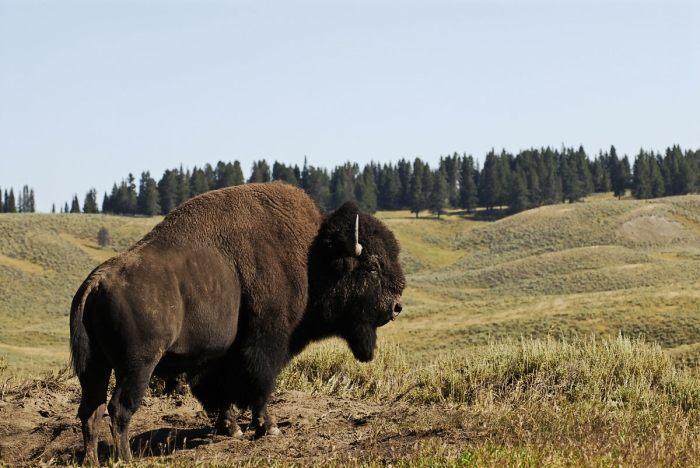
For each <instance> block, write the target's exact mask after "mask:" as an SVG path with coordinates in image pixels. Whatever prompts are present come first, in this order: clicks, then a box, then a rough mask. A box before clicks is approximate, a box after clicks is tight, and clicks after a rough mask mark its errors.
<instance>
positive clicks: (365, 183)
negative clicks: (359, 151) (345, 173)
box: [355, 164, 377, 213]
mask: <svg viewBox="0 0 700 468" xmlns="http://www.w3.org/2000/svg"><path fill="white" fill-rule="evenodd" d="M355 199H356V200H357V204H358V205H359V206H360V208H362V209H363V210H364V211H367V212H368V213H376V211H377V184H376V183H375V180H374V170H373V169H372V166H371V165H369V164H367V165H366V166H365V168H364V170H363V171H362V174H360V175H359V176H358V177H357V180H356V181H355Z"/></svg>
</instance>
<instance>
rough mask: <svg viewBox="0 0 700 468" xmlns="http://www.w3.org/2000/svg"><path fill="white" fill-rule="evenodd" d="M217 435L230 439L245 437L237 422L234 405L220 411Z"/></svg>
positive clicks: (217, 421)
mask: <svg viewBox="0 0 700 468" xmlns="http://www.w3.org/2000/svg"><path fill="white" fill-rule="evenodd" d="M216 433H217V434H221V435H225V436H229V437H241V436H242V435H243V431H241V428H240V426H239V425H238V423H237V422H236V409H235V408H234V406H233V405H228V406H226V407H225V408H223V409H222V410H221V411H219V417H218V419H217V420H216Z"/></svg>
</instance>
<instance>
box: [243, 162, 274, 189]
mask: <svg viewBox="0 0 700 468" xmlns="http://www.w3.org/2000/svg"><path fill="white" fill-rule="evenodd" d="M256 182H270V166H269V165H268V164H267V161H265V160H264V159H263V160H262V161H255V162H253V170H252V171H251V173H250V178H249V179H248V183H249V184H252V183H256Z"/></svg>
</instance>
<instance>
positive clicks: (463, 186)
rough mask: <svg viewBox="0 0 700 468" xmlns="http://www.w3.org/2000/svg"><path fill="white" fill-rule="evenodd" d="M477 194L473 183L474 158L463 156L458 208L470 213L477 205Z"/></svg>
mask: <svg viewBox="0 0 700 468" xmlns="http://www.w3.org/2000/svg"><path fill="white" fill-rule="evenodd" d="M477 197H478V192H477V187H476V182H474V158H473V157H471V156H466V155H465V156H463V157H462V164H461V166H460V177H459V206H460V208H462V209H465V210H467V212H468V213H471V212H472V211H474V210H475V209H476V205H477V203H478V198H477Z"/></svg>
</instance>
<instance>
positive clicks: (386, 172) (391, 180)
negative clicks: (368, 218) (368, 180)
mask: <svg viewBox="0 0 700 468" xmlns="http://www.w3.org/2000/svg"><path fill="white" fill-rule="evenodd" d="M377 169H378V172H379V176H378V179H379V184H378V190H379V194H378V196H377V206H378V207H379V209H381V210H398V209H399V207H400V206H401V205H400V202H399V199H400V197H401V179H400V177H399V173H398V171H397V170H396V168H395V167H393V166H392V165H391V164H385V165H384V167H383V168H379V166H377Z"/></svg>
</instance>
